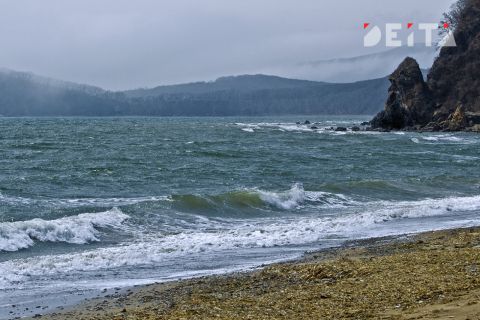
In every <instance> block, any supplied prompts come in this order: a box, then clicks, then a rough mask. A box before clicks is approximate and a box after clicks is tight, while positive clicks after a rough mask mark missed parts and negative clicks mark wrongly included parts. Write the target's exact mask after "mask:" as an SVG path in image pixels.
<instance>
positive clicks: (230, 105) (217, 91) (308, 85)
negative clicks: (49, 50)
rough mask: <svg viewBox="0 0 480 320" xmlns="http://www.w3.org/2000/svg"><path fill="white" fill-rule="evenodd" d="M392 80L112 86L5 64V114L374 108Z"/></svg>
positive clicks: (1, 82) (253, 78) (271, 79)
mask: <svg viewBox="0 0 480 320" xmlns="http://www.w3.org/2000/svg"><path fill="white" fill-rule="evenodd" d="M388 85H389V83H388V80H387V79H386V78H379V79H374V80H367V81H359V82H353V83H339V84H335V83H326V82H316V81H307V80H295V79H287V78H281V77H276V76H267V75H243V76H235V77H222V78H219V79H217V80H216V81H212V82H195V83H188V84H180V85H170V86H159V87H155V88H152V89H137V90H129V91H125V92H111V91H106V90H103V89H101V88H98V87H93V86H88V85H81V84H75V83H71V82H64V81H59V80H54V79H49V78H45V77H40V76H36V75H33V74H30V73H22V72H15V71H11V70H4V69H3V70H1V69H0V115H3V116H128V115H136V116H234V115H245V116H249V115H284V114H374V113H376V112H378V111H379V110H381V109H382V108H383V105H384V101H385V98H386V96H385V95H386V92H387V88H388Z"/></svg>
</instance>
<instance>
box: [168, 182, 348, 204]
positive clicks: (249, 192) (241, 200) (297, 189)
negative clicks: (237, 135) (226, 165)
mask: <svg viewBox="0 0 480 320" xmlns="http://www.w3.org/2000/svg"><path fill="white" fill-rule="evenodd" d="M171 200H172V201H173V202H174V203H175V205H176V206H177V207H180V208H187V209H199V210H203V209H215V208H224V207H225V206H227V207H233V208H246V207H248V208H258V209H266V208H269V209H280V210H293V209H297V208H300V207H302V206H303V205H305V204H308V203H311V204H313V205H317V206H318V205H323V206H328V207H334V206H347V205H350V204H352V203H354V202H353V200H351V199H349V198H348V197H346V196H344V195H341V194H333V193H329V192H322V191H305V190H304V188H303V186H302V184H300V183H296V184H294V185H293V186H292V187H291V188H290V189H289V190H287V191H280V192H273V191H264V190H261V189H245V190H239V191H232V192H227V193H223V194H219V195H209V196H202V195H173V196H171Z"/></svg>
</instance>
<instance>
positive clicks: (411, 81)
mask: <svg viewBox="0 0 480 320" xmlns="http://www.w3.org/2000/svg"><path fill="white" fill-rule="evenodd" d="M462 4H463V7H462V10H461V13H460V16H459V17H458V23H457V24H456V26H455V30H454V33H453V34H454V38H455V42H456V46H455V47H442V49H441V50H440V53H439V56H438V57H437V58H436V60H435V61H434V63H433V66H432V68H431V69H430V72H429V73H428V76H427V80H426V81H424V79H423V76H422V73H421V70H420V67H419V65H418V63H417V62H416V61H415V59H413V58H410V57H407V58H406V59H405V60H404V61H403V62H402V63H401V64H400V65H399V66H398V68H397V69H396V70H395V71H394V72H393V73H392V74H391V75H390V77H389V80H390V83H391V86H390V88H389V90H388V98H387V101H386V103H385V109H384V110H383V111H381V112H380V113H378V114H377V115H376V116H375V118H374V119H373V120H372V121H371V126H372V128H373V129H376V130H416V131H476V132H480V0H466V1H463V2H462Z"/></svg>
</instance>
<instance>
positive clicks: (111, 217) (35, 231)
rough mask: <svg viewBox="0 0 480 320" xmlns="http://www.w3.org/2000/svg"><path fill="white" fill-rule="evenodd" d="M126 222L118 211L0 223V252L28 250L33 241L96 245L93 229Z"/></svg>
mask: <svg viewBox="0 0 480 320" xmlns="http://www.w3.org/2000/svg"><path fill="white" fill-rule="evenodd" d="M127 218H129V216H128V215H126V214H124V213H123V212H122V211H121V210H120V209H117V208H113V209H111V210H108V211H105V212H97V213H83V214H79V215H76V216H70V217H64V218H60V219H56V220H43V219H39V218H36V219H32V220H27V221H16V222H3V223H0V251H17V250H20V249H25V248H28V247H31V246H33V245H34V244H35V241H40V242H67V243H72V244H85V243H88V242H92V241H99V239H98V234H99V231H98V230H97V228H106V227H113V228H118V227H120V225H121V223H122V222H123V221H124V220H126V219H127Z"/></svg>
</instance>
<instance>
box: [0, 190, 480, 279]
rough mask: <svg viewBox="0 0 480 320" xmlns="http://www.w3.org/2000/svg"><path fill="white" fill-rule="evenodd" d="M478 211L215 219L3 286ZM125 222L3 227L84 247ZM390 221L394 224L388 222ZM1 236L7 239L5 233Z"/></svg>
mask: <svg viewBox="0 0 480 320" xmlns="http://www.w3.org/2000/svg"><path fill="white" fill-rule="evenodd" d="M274 198H275V197H274ZM478 210H480V196H471V197H449V198H442V199H423V200H419V201H403V202H393V201H376V202H367V203H364V204H361V205H360V206H356V207H355V208H353V209H352V208H350V210H347V211H346V212H345V213H344V214H338V215H328V216H322V215H310V216H301V217H291V218H282V219H276V218H275V217H268V218H262V219H246V220H243V221H241V220H235V221H233V220H232V221H230V222H228V221H220V220H215V219H213V220H209V223H208V225H206V226H205V227H202V228H199V229H197V230H193V229H188V230H183V231H182V232H177V233H171V234H144V235H142V237H141V238H139V239H137V240H135V241H132V242H129V243H123V244H121V245H118V246H114V247H104V248H96V249H93V250H88V251H84V252H76V253H69V254H59V255H47V256H39V257H34V258H24V259H15V260H10V261H6V262H2V263H0V287H2V286H3V287H5V286H7V287H8V286H9V285H10V284H12V283H13V282H15V281H16V282H18V281H24V280H25V279H26V278H28V277H30V276H35V275H37V276H43V275H46V274H58V273H68V272H82V271H94V270H101V269H111V268H118V267H124V266H137V265H155V264H157V263H162V262H163V261H165V259H167V258H172V257H178V256H190V255H195V254H206V253H208V252H219V251H220V252H221V251H225V250H238V249H250V248H269V247H277V246H291V245H299V246H308V245H313V244H315V243H318V242H319V241H322V240H325V239H331V238H332V237H334V238H340V239H357V238H362V237H371V236H382V235H393V234H403V233H409V232H419V231H427V230H432V229H442V228H445V227H452V225H455V226H467V225H476V224H478V223H479V222H480V219H479V218H478V216H477V215H476V212H478ZM465 212H470V216H471V219H470V220H468V219H465V218H463V219H458V220H454V222H452V220H450V222H449V223H448V224H444V225H442V224H441V223H437V224H436V225H431V224H423V225H420V224H417V223H415V222H414V221H410V222H408V223H406V224H403V225H402V224H401V223H400V221H402V220H405V219H417V218H426V217H433V216H438V217H441V216H447V215H452V216H455V215H461V214H464V213H465ZM127 217H128V216H126V215H124V214H123V213H121V212H120V211H118V210H113V211H110V212H104V213H98V214H84V215H79V216H75V217H70V218H63V219H58V220H54V221H43V220H37V221H36V222H32V221H26V222H20V223H17V224H13V225H2V228H3V229H2V230H5V226H7V228H8V227H11V228H12V231H13V232H14V233H19V234H21V235H23V239H24V241H26V243H27V244H26V245H28V244H29V243H30V244H31V242H29V241H33V240H32V239H37V238H42V239H43V240H44V241H45V240H46V241H67V242H73V243H83V242H86V241H95V240H96V239H97V237H96V230H95V227H98V226H118V225H119V224H120V223H121V221H123V220H124V219H126V218H127ZM475 217H476V218H475ZM240 221H241V222H240ZM439 221H441V220H439ZM389 222H391V223H392V224H390V225H389V224H388V223H389ZM393 223H394V224H395V225H393ZM452 223H453V224H452ZM400 226H401V227H400ZM65 230H66V231H65ZM3 232H4V231H3ZM3 237H4V239H5V236H4V235H3ZM7 239H8V238H7ZM21 241H22V240H21ZM15 247H18V244H14V247H8V248H10V249H15ZM4 248H5V243H4Z"/></svg>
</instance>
